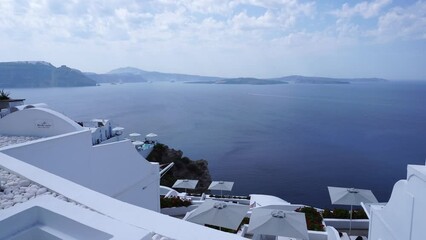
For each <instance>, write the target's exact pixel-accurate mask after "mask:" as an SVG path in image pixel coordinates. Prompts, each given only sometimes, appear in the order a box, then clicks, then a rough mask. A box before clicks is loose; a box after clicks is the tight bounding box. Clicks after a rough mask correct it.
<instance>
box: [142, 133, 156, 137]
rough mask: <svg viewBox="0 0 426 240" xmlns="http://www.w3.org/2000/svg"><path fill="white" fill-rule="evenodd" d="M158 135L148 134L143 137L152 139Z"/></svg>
mask: <svg viewBox="0 0 426 240" xmlns="http://www.w3.org/2000/svg"><path fill="white" fill-rule="evenodd" d="M157 136H158V135H157V134H155V133H148V134H147V135H146V136H145V137H147V138H153V137H157Z"/></svg>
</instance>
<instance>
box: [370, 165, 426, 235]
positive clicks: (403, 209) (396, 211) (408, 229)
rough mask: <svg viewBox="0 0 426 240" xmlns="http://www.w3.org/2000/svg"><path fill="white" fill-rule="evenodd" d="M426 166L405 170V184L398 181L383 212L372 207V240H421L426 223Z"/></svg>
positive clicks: (403, 181)
mask: <svg viewBox="0 0 426 240" xmlns="http://www.w3.org/2000/svg"><path fill="white" fill-rule="evenodd" d="M425 213H426V166H414V165H409V166H408V173H407V180H400V181H398V182H397V183H396V184H395V185H394V188H393V191H392V195H391V198H390V199H389V202H388V203H387V204H386V206H385V207H383V208H382V209H380V208H374V207H372V209H371V213H370V216H371V218H370V227H369V228H370V231H369V238H368V239H372V240H379V239H386V240H400V239H404V240H405V239H406V240H423V239H425V234H426V233H425V229H424V227H425V223H426V214H425Z"/></svg>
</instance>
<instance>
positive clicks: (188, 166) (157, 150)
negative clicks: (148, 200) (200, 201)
mask: <svg viewBox="0 0 426 240" xmlns="http://www.w3.org/2000/svg"><path fill="white" fill-rule="evenodd" d="M147 160H148V161H150V162H158V163H159V164H160V165H162V164H169V163H172V162H173V163H174V166H173V167H172V168H171V169H170V170H169V171H168V172H167V173H166V174H165V175H164V176H163V177H162V178H161V180H160V184H161V185H163V186H168V187H171V186H172V185H173V184H174V183H175V182H176V180H177V179H194V180H199V182H198V185H197V188H196V189H194V190H189V189H188V190H187V191H188V192H190V193H203V192H206V191H207V189H208V187H209V185H210V183H211V181H212V179H211V176H210V172H209V169H208V162H207V161H206V160H204V159H201V160H191V159H189V158H187V157H185V156H183V152H182V151H180V150H175V149H173V148H169V147H168V146H167V145H164V144H161V143H158V144H156V145H155V147H154V150H153V151H152V152H151V154H149V156H148V157H147Z"/></svg>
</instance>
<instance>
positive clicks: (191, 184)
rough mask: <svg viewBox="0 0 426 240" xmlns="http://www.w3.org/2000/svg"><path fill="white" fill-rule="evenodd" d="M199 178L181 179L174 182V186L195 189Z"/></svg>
mask: <svg viewBox="0 0 426 240" xmlns="http://www.w3.org/2000/svg"><path fill="white" fill-rule="evenodd" d="M197 183H198V180H188V179H179V180H177V181H176V182H175V184H173V186H172V187H173V188H185V189H195V187H196V186H197Z"/></svg>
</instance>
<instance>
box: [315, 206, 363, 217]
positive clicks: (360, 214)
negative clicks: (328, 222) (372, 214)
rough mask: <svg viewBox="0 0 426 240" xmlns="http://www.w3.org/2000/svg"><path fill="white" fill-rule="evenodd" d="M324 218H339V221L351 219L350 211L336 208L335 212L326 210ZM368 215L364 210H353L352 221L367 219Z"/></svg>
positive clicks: (323, 213)
mask: <svg viewBox="0 0 426 240" xmlns="http://www.w3.org/2000/svg"><path fill="white" fill-rule="evenodd" d="M322 216H323V217H324V218H338V219H350V214H349V210H346V209H339V208H335V209H334V210H333V211H331V210H329V209H325V210H324V211H323V212H322ZM367 218H368V217H367V214H365V212H364V210H363V209H359V210H353V213H352V219H367Z"/></svg>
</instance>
